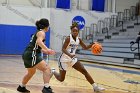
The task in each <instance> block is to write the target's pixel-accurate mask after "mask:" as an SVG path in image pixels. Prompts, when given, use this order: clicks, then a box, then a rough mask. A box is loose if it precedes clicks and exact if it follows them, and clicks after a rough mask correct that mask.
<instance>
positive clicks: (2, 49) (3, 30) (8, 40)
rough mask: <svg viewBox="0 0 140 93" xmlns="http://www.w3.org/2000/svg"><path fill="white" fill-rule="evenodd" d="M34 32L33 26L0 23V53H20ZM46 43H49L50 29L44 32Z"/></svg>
mask: <svg viewBox="0 0 140 93" xmlns="http://www.w3.org/2000/svg"><path fill="white" fill-rule="evenodd" d="M35 32H36V27H35V26H21V25H20V26H19V25H5V24H0V54H15V55H16V54H22V53H23V51H24V49H25V48H26V46H27V45H28V44H29V41H30V38H31V35H32V34H34V33H35ZM46 45H47V46H48V47H49V45H50V31H49V32H47V33H46Z"/></svg>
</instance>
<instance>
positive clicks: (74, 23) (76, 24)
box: [70, 22, 79, 30]
mask: <svg viewBox="0 0 140 93" xmlns="http://www.w3.org/2000/svg"><path fill="white" fill-rule="evenodd" d="M74 27H76V28H78V30H79V25H78V23H77V22H73V23H72V26H70V29H71V30H72V29H73V28H74Z"/></svg>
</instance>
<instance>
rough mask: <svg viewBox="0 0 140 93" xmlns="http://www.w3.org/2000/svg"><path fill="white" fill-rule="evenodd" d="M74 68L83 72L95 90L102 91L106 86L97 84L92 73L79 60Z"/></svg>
mask: <svg viewBox="0 0 140 93" xmlns="http://www.w3.org/2000/svg"><path fill="white" fill-rule="evenodd" d="M72 67H73V68H74V69H76V70H77V71H79V72H81V73H82V74H83V75H84V76H85V78H86V79H87V81H88V82H89V83H90V84H91V85H92V86H93V89H94V91H102V90H104V88H102V87H99V86H97V84H96V83H95V82H94V80H93V79H92V77H91V76H90V74H89V73H88V72H87V70H86V69H85V68H84V66H83V65H82V64H81V63H80V62H79V61H78V62H76V63H75V64H74V65H73V66H72Z"/></svg>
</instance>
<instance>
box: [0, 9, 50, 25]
mask: <svg viewBox="0 0 140 93" xmlns="http://www.w3.org/2000/svg"><path fill="white" fill-rule="evenodd" d="M44 11H45V12H44ZM41 17H45V18H48V19H49V20H50V9H45V8H42V9H41V8H36V7H18V6H16V7H15V6H0V24H13V25H26V26H28V25H29V26H34V25H35V24H34V22H35V21H36V20H38V19H40V18H41Z"/></svg>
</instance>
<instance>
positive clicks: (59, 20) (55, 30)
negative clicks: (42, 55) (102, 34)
mask: <svg viewBox="0 0 140 93" xmlns="http://www.w3.org/2000/svg"><path fill="white" fill-rule="evenodd" d="M90 12H91V13H92V15H94V16H95V17H91V16H90V15H88V14H87V13H85V12H83V11H77V10H73V11H69V12H68V11H64V10H61V9H57V10H56V9H51V30H52V31H51V48H53V49H55V50H56V51H57V52H60V51H61V47H62V37H63V36H67V35H69V34H70V26H71V23H72V19H73V18H74V17H75V16H78V15H79V16H82V17H83V18H84V19H85V21H86V24H85V26H86V27H90V25H91V24H92V23H97V22H98V20H101V19H104V18H105V17H109V16H110V15H111V13H100V12H95V11H90Z"/></svg>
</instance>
